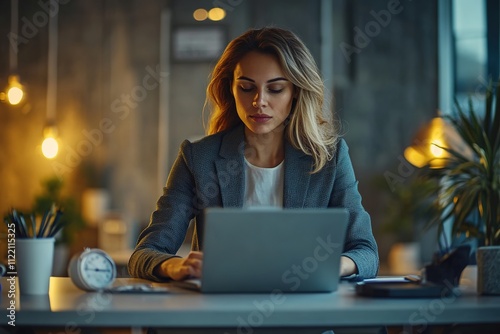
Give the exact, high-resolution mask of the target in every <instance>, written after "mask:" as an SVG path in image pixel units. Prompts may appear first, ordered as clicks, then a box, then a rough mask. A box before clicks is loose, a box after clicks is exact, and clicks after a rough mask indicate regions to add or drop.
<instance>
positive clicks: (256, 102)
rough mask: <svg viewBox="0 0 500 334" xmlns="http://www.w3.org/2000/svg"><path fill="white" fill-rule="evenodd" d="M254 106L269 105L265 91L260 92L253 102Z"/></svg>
mask: <svg viewBox="0 0 500 334" xmlns="http://www.w3.org/2000/svg"><path fill="white" fill-rule="evenodd" d="M252 106H253V107H254V108H263V107H266V106H267V102H266V99H265V96H264V94H263V93H258V94H257V95H255V98H254V100H253V102H252Z"/></svg>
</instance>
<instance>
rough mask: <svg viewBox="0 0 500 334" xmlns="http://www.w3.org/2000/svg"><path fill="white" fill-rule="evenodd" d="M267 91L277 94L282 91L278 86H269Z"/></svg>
mask: <svg viewBox="0 0 500 334" xmlns="http://www.w3.org/2000/svg"><path fill="white" fill-rule="evenodd" d="M269 91H270V92H271V93H273V94H278V93H281V92H282V91H283V88H279V89H276V88H269Z"/></svg>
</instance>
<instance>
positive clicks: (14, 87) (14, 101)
mask: <svg viewBox="0 0 500 334" xmlns="http://www.w3.org/2000/svg"><path fill="white" fill-rule="evenodd" d="M6 96H7V102H9V103H10V104H11V105H13V106H15V105H18V104H19V103H21V101H22V100H23V97H24V91H23V85H21V83H20V82H19V76H17V75H11V76H9V86H8V87H7V94H6Z"/></svg>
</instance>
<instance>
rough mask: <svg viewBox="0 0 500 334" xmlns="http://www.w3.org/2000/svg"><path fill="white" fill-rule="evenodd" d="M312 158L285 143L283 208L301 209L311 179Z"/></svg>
mask: <svg viewBox="0 0 500 334" xmlns="http://www.w3.org/2000/svg"><path fill="white" fill-rule="evenodd" d="M311 168H312V158H311V157H310V156H308V155H305V154H304V153H303V152H301V151H299V150H297V149H295V148H293V147H292V145H290V144H289V143H288V142H286V143H285V180H284V183H285V184H284V189H283V207H284V208H303V207H304V205H305V202H306V196H307V192H308V189H309V181H310V179H311V174H310V171H311Z"/></svg>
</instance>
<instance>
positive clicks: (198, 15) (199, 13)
mask: <svg viewBox="0 0 500 334" xmlns="http://www.w3.org/2000/svg"><path fill="white" fill-rule="evenodd" d="M193 18H194V19H195V20H196V21H205V20H206V19H207V18H208V12H207V10H206V9H203V8H198V9H197V10H195V11H194V12H193Z"/></svg>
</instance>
